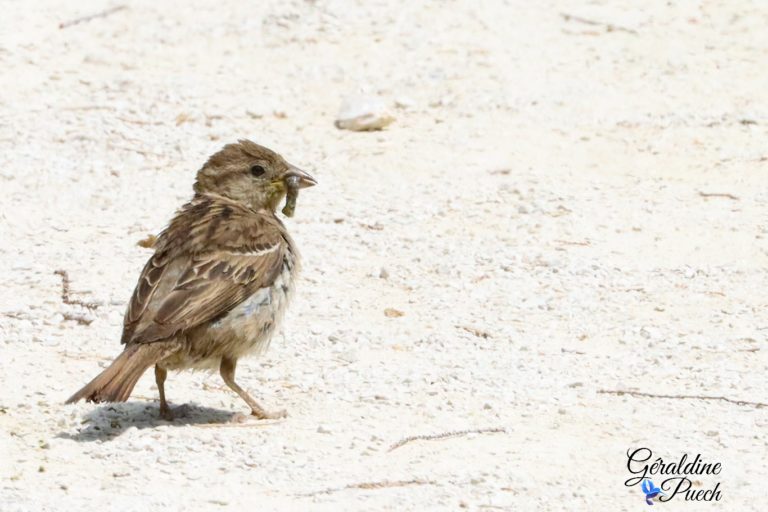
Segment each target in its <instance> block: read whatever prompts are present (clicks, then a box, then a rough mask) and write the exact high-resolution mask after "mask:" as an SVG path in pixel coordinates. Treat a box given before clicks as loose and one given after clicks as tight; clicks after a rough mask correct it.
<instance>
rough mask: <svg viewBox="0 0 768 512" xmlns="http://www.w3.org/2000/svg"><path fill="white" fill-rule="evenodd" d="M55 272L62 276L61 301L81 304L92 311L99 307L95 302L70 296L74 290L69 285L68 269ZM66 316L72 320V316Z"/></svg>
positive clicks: (71, 304)
mask: <svg viewBox="0 0 768 512" xmlns="http://www.w3.org/2000/svg"><path fill="white" fill-rule="evenodd" d="M53 273H54V274H56V275H57V276H61V301H62V302H63V303H64V304H68V305H70V306H81V307H84V308H85V309H90V310H91V311H93V310H95V309H98V308H99V305H98V304H96V303H95V302H83V301H81V300H79V299H73V298H72V297H71V296H70V293H71V292H72V290H71V289H70V287H69V283H70V281H69V273H67V271H66V270H56V271H54V272H53ZM64 318H65V319H67V320H71V318H66V316H65V317H64Z"/></svg>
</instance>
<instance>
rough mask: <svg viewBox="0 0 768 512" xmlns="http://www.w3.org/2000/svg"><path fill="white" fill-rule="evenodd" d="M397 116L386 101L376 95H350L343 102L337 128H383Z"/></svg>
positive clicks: (365, 129) (355, 129) (356, 129)
mask: <svg viewBox="0 0 768 512" xmlns="http://www.w3.org/2000/svg"><path fill="white" fill-rule="evenodd" d="M394 120H395V117H394V116H393V115H392V113H391V112H390V111H389V108H388V107H387V105H386V103H384V101H383V100H382V99H381V98H377V97H375V96H350V97H348V98H345V99H344V101H343V102H342V103H341V108H340V109H339V115H338V116H337V117H336V123H335V124H336V128H339V129H341V130H352V131H356V132H362V131H369V130H381V129H382V128H384V127H385V126H387V125H389V124H391V123H392V122H393V121H394Z"/></svg>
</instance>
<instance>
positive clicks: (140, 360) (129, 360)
mask: <svg viewBox="0 0 768 512" xmlns="http://www.w3.org/2000/svg"><path fill="white" fill-rule="evenodd" d="M173 351H174V350H173V349H172V348H170V347H169V346H168V343H164V342H156V343H146V344H135V345H129V346H128V347H126V348H125V350H123V352H122V354H120V355H119V356H117V359H115V360H114V361H113V362H112V364H111V365H109V367H108V368H107V369H106V370H104V371H103V372H101V373H100V374H99V375H97V376H96V378H94V379H93V380H92V381H91V382H89V383H88V384H86V385H85V386H83V388H82V389H81V390H80V391H78V392H77V393H75V394H74V395H72V396H71V397H69V400H67V403H68V404H71V403H74V402H77V401H79V400H83V399H85V400H86V401H88V402H125V401H126V400H128V397H129V396H130V395H131V391H133V387H134V386H135V385H136V383H137V382H138V381H139V378H140V377H141V376H142V375H143V374H144V372H145V371H147V368H149V367H150V366H152V365H153V364H155V363H157V362H158V361H160V360H161V359H163V358H165V357H167V356H168V355H170V354H171V353H172V352H173Z"/></svg>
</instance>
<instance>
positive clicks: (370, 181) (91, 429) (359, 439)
mask: <svg viewBox="0 0 768 512" xmlns="http://www.w3.org/2000/svg"><path fill="white" fill-rule="evenodd" d="M114 5H120V4H115V3H109V2H105V1H93V0H87V1H80V2H64V1H40V2H3V3H1V4H0V8H2V14H0V283H2V291H1V292H0V510H2V511H49V510H50V511H59V510H120V511H133V510H135V511H146V510H162V511H175V510H184V511H189V510H327V511H345V510H392V511H402V510H420V511H423V510H472V511H489V510H579V511H581V510H584V511H593V510H606V511H620V510H621V511H623V510H626V511H630V510H641V509H646V508H647V506H646V505H645V504H644V502H643V496H642V493H641V492H640V490H639V489H638V488H637V487H632V488H628V487H625V486H624V481H625V480H626V479H627V478H628V477H629V476H630V475H629V473H628V471H627V468H626V452H627V450H628V449H629V448H631V447H637V446H647V447H650V448H652V449H653V450H654V453H655V454H658V455H659V456H663V457H664V458H665V459H674V458H679V456H680V454H682V453H689V454H695V453H701V454H702V455H703V456H704V458H705V459H707V460H710V461H717V462H721V463H722V472H721V474H720V475H718V476H717V477H716V478H715V477H712V476H704V477H702V478H700V479H699V480H700V482H699V483H697V484H696V485H700V486H701V488H708V487H712V486H713V485H714V484H715V482H719V483H720V489H721V491H722V499H721V501H720V502H719V503H695V502H684V501H682V498H679V499H675V500H673V501H671V502H669V503H664V504H661V503H659V504H657V506H658V507H659V508H662V509H664V510H681V511H682V510H685V511H688V510H716V509H717V510H735V511H745V510H762V509H763V508H764V502H765V499H764V498H765V485H764V479H765V477H766V475H767V474H768V462H766V460H767V455H768V448H767V447H768V429H767V427H768V407H759V406H756V405H754V404H739V403H733V402H729V401H725V400H717V399H716V400H701V399H693V398H682V397H683V396H691V395H701V396H712V397H725V398H729V399H732V400H734V401H748V402H756V403H765V402H768V390H767V389H766V385H765V379H766V369H767V367H768V344H767V343H766V334H767V333H768V307H767V306H768V299H767V298H766V297H768V295H767V292H766V289H767V285H768V280H767V279H766V277H767V276H766V264H767V263H768V240H767V239H766V237H768V220H766V219H767V218H768V217H767V216H766V215H767V214H768V210H767V209H766V206H767V204H768V143H767V141H768V138H767V137H766V135H768V107H767V106H766V105H768V103H767V102H768V66H766V63H767V62H768V53H767V52H766V48H768V30H766V26H767V25H768V8H766V5H765V4H764V3H763V2H760V1H757V0H756V1H751V2H750V1H736V0H730V1H681V2H640V1H635V2H631V1H622V0H617V1H610V2H609V1H592V2H581V1H574V2H565V1H561V2H555V1H541V2H531V1H522V0H520V1H501V0H495V1H490V0H489V1H472V0H454V1H439V2H438V1H435V2H383V1H380V2H364V1H362V0H360V1H351V0H344V1H342V0H336V1H334V0H316V1H299V0H291V1H285V2H283V1H265V2H238V1H234V0H223V1H218V2H203V1H188V2H180V1H179V2H170V1H169V2H166V1H151V2H150V1H136V2H130V3H129V4H128V7H127V8H126V9H123V10H120V11H117V12H114V13H112V14H111V15H109V16H106V17H102V18H96V19H93V20H90V21H87V22H83V23H80V24H77V25H72V26H69V27H67V28H64V29H59V23H60V22H65V21H67V20H72V19H75V18H78V17H80V16H84V15H88V14H93V13H98V12H99V11H102V10H104V9H107V8H109V7H111V6H114ZM563 14H567V15H568V16H563ZM584 21H593V22H594V23H596V24H590V23H585V22H584ZM361 92H363V93H365V94H370V95H373V96H376V97H380V98H382V99H384V101H386V102H387V104H389V105H390V106H391V107H392V109H393V113H394V115H395V117H396V120H395V122H394V123H393V124H391V125H390V126H388V127H387V128H386V129H385V130H383V131H379V132H365V133H361V132H350V131H342V130H339V129H337V128H335V127H334V119H335V115H336V112H337V110H338V108H339V105H340V104H341V103H342V100H343V99H344V98H345V97H348V96H349V95H355V94H359V93H361ZM396 104H397V105H400V107H396ZM240 137H248V138H251V139H253V140H255V141H257V142H259V143H261V144H264V145H267V146H269V147H272V148H274V149H276V150H277V151H279V152H281V153H282V154H283V155H284V156H285V157H286V158H288V159H289V160H290V161H292V162H294V163H295V164H297V165H299V166H302V167H304V168H306V169H308V170H310V171H311V172H312V173H313V174H314V175H315V176H316V177H317V179H318V181H319V182H320V185H319V186H317V187H315V188H314V189H310V190H307V191H306V192H305V193H302V195H301V197H300V198H299V203H298V208H297V212H296V217H295V218H294V219H289V220H288V221H287V224H288V226H289V229H290V231H291V233H292V234H293V236H294V238H295V240H296V241H297V243H298V244H299V246H300V248H301V250H302V253H303V256H304V274H303V279H302V282H301V284H300V286H299V289H298V292H297V296H296V300H295V301H294V303H293V304H292V307H291V308H290V310H289V312H288V314H287V317H286V323H285V325H284V328H283V329H282V331H281V333H280V334H278V335H277V336H276V337H275V339H274V340H273V342H272V345H271V347H270V350H269V352H268V353H267V354H266V355H265V356H263V357H261V358H254V359H249V360H246V361H243V362H242V363H241V365H240V366H239V373H238V376H239V380H240V383H241V384H242V385H244V386H245V387H247V388H248V389H250V390H251V391H252V392H253V393H254V395H255V396H258V397H260V399H261V400H262V401H263V402H264V404H265V405H266V406H269V407H273V408H279V407H285V408H287V409H288V411H289V417H288V418H287V419H285V420H283V421H277V422H269V421H267V422H257V421H252V420H251V421H249V422H247V423H245V424H233V423H230V416H231V414H233V413H237V412H240V413H242V412H246V411H247V409H246V407H245V405H244V404H243V403H242V401H240V400H239V398H237V397H236V396H235V395H234V394H233V393H231V392H229V391H228V390H226V389H225V388H224V385H223V383H222V382H221V380H220V379H219V377H218V376H217V375H207V374H205V373H182V374H178V375H176V374H173V375H171V376H170V377H169V381H168V383H167V392H168V395H169V398H170V400H171V402H172V403H173V404H175V405H179V404H183V403H188V404H190V405H191V410H190V412H189V414H188V415H187V417H186V418H182V419H180V420H177V421H176V422H174V423H168V422H164V421H161V420H159V419H157V409H158V406H157V402H156V397H157V390H156V388H155V385H154V379H153V377H152V375H151V372H149V373H148V374H147V375H145V376H144V378H143V379H142V380H141V381H140V382H139V384H138V386H137V388H136V390H135V392H134V396H133V397H132V399H131V401H130V402H129V403H127V404H116V405H104V406H97V405H93V404H82V403H81V404H78V405H75V406H66V405H64V404H63V402H64V400H65V399H66V398H67V397H68V396H69V395H70V394H71V393H73V392H74V391H75V390H77V389H78V388H79V387H80V386H81V385H83V384H84V383H85V382H87V380H89V379H90V378H91V377H93V376H94V375H95V374H96V373H97V372H98V371H99V370H100V368H102V367H104V366H105V365H106V364H108V362H109V361H110V360H111V358H112V357H113V356H115V355H116V354H117V353H118V352H119V350H120V345H119V337H120V332H121V327H122V316H123V312H124V309H125V305H126V301H127V300H128V298H129V297H130V293H131V291H132V289H133V287H134V285H135V282H136V279H137V277H138V272H139V270H140V268H141V267H142V265H143V264H144V262H145V261H146V259H147V258H148V256H149V254H150V252H149V251H148V250H146V249H142V248H140V247H138V246H137V245H136V243H137V241H138V240H140V239H142V238H144V237H145V236H147V235H148V234H151V233H157V232H159V230H161V229H162V228H163V226H164V224H165V223H166V222H167V221H168V220H169V218H170V216H171V215H172V213H173V212H174V210H175V209H176V208H177V207H178V206H180V205H181V204H182V203H183V202H184V201H186V200H187V199H188V198H189V197H191V193H192V190H191V185H192V182H193V177H194V172H195V171H196V170H197V169H198V168H199V167H200V165H201V164H202V163H203V162H204V161H205V159H206V158H207V156H208V155H209V154H211V153H212V152H214V151H216V150H217V149H218V148H220V147H221V146H222V145H223V144H225V143H227V142H230V141H233V140H235V139H237V138H240ZM707 194H728V195H715V196H706V195H707ZM57 270H66V271H67V272H68V274H69V277H70V279H71V287H72V297H71V298H74V299H79V300H81V301H84V302H93V303H96V304H98V308H97V309H95V310H93V311H90V310H88V309H84V308H82V307H80V306H78V305H74V304H65V303H63V302H62V297H61V278H60V276H59V275H56V274H54V272H55V271H57ZM387 308H392V309H395V310H397V311H400V312H402V313H403V315H402V316H395V317H391V316H387V315H386V314H385V310H386V309H387ZM77 318H81V320H80V322H78V321H77ZM88 322H90V323H88ZM605 390H607V391H617V390H629V391H636V392H640V393H648V394H655V395H677V396H680V397H681V398H654V397H645V396H640V395H636V396H630V395H626V394H625V395H621V396H620V395H615V394H605V393H601V391H605ZM482 429H498V430H503V432H497V433H475V434H469V435H460V436H456V437H451V438H446V439H439V440H413V441H411V442H408V443H406V444H405V445H403V446H401V447H399V448H396V449H394V450H390V447H391V446H392V445H394V444H395V443H397V442H398V441H400V440H402V439H404V438H408V437H409V436H418V435H435V434H441V433H446V432H452V431H464V430H482Z"/></svg>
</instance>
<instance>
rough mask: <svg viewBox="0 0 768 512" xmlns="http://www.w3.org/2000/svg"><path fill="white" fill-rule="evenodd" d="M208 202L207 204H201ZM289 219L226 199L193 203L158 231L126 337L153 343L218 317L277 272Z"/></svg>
mask: <svg viewBox="0 0 768 512" xmlns="http://www.w3.org/2000/svg"><path fill="white" fill-rule="evenodd" d="M200 203H202V204H200ZM285 236H287V235H285V233H284V230H283V228H282V224H280V222H279V221H278V220H277V219H276V218H274V217H273V216H270V215H268V214H259V213H256V212H253V211H251V210H248V209H246V208H244V207H241V206H239V205H237V204H236V203H231V202H229V201H226V200H224V199H222V198H206V197H204V198H199V199H198V202H193V203H190V204H189V205H187V206H186V207H185V208H184V209H182V211H180V212H179V214H178V215H177V216H176V218H174V220H173V221H172V222H171V225H170V226H169V227H168V229H166V230H165V231H164V232H163V233H162V234H161V235H160V237H159V238H158V243H157V253H156V254H155V255H154V256H153V257H152V258H151V259H150V260H149V262H147V265H146V266H145V267H144V270H143V271H142V274H141V277H140V278H139V283H138V284H137V286H136V289H135V291H134V294H133V297H132V298H131V302H130V303H129V306H128V310H127V312H126V316H125V325H124V328H123V339H122V341H123V343H149V342H152V341H158V340H162V339H165V338H168V337H170V336H173V335H174V334H176V333H179V332H183V331H186V330H188V329H190V328H192V327H195V326H197V325H200V324H202V323H204V322H207V321H209V320H212V319H213V318H216V317H217V316H219V315H221V314H222V313H225V312H227V311H229V310H230V309H232V308H233V307H235V306H236V305H237V304H239V303H240V302H242V301H243V300H245V299H246V298H248V297H249V296H250V295H251V294H252V293H254V292H255V291H256V290H258V289H259V288H262V287H264V286H269V285H270V284H271V283H272V282H274V280H275V279H276V278H277V275H278V274H279V272H280V268H281V266H282V262H283V257H284V255H285V251H287V250H288V244H287V242H286V238H285Z"/></svg>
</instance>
